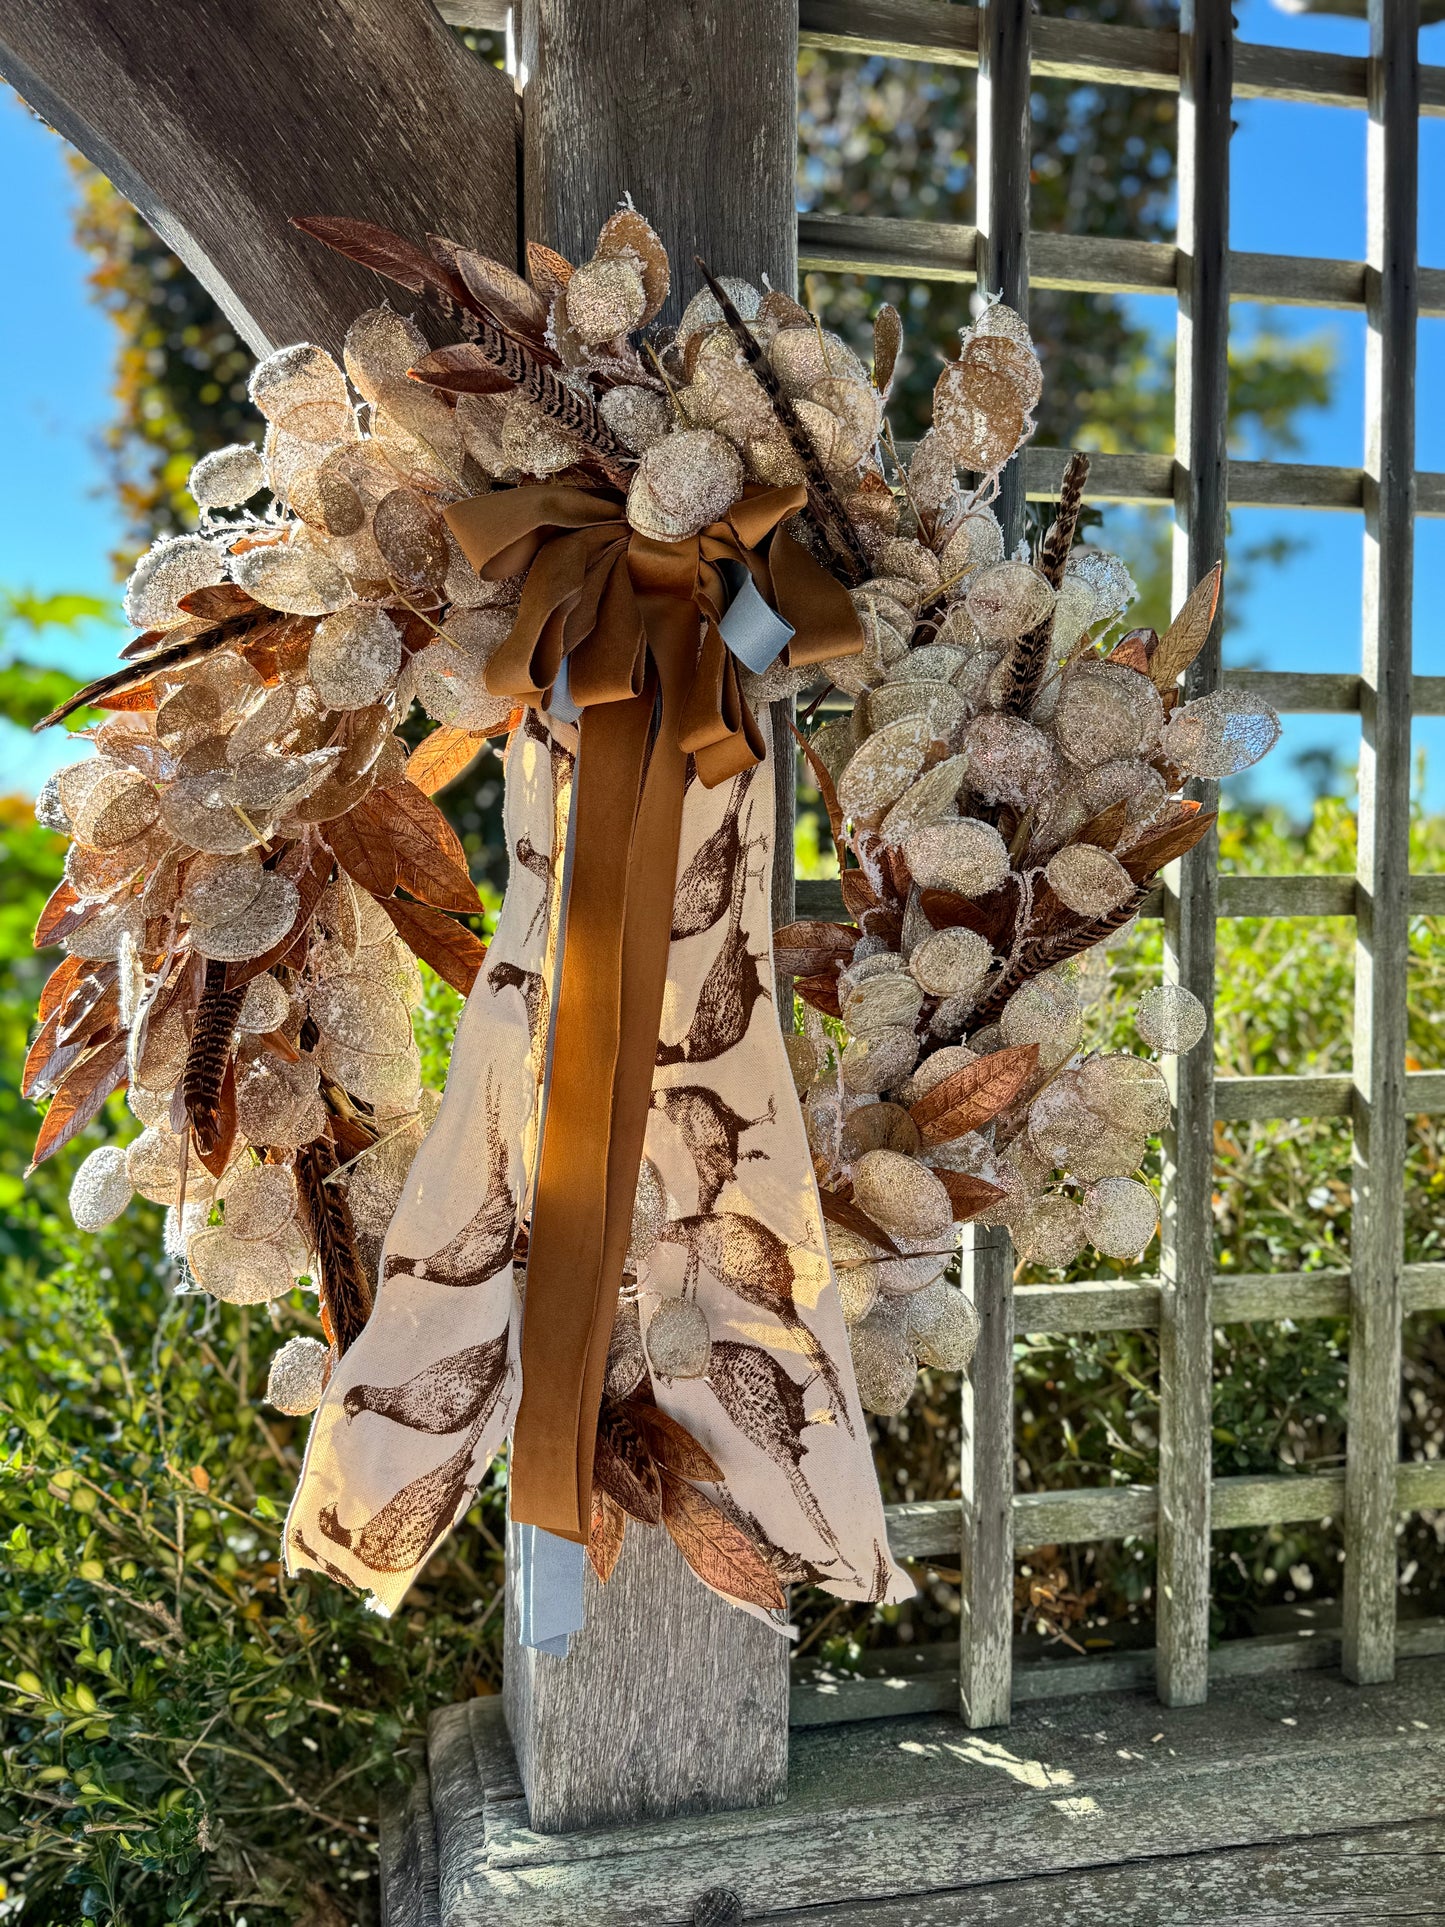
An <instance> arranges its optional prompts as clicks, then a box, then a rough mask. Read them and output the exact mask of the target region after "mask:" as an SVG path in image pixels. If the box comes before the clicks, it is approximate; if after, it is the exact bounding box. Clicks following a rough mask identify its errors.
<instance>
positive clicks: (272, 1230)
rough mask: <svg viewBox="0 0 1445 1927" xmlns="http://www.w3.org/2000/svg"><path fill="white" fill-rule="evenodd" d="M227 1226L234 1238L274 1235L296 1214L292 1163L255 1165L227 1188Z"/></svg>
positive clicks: (241, 1172)
mask: <svg viewBox="0 0 1445 1927" xmlns="http://www.w3.org/2000/svg"><path fill="white" fill-rule="evenodd" d="M224 1197H225V1208H226V1217H225V1223H226V1229H227V1231H229V1232H230V1234H231V1236H232V1237H233V1238H274V1237H276V1236H277V1234H278V1233H279V1232H280V1231H281V1230H282V1229H283V1228H284V1227H285V1226H286V1225H288V1224H290V1222H291V1220H292V1219H293V1218H294V1217H295V1216H296V1177H295V1173H294V1172H293V1171H292V1169H291V1167H290V1165H289V1164H252V1165H247V1166H245V1167H243V1168H242V1170H241V1171H240V1172H239V1174H238V1175H237V1176H236V1177H234V1178H232V1179H231V1180H230V1181H229V1182H228V1183H227V1185H226V1186H225V1189H224Z"/></svg>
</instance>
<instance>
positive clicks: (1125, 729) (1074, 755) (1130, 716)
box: [1052, 662, 1164, 769]
mask: <svg viewBox="0 0 1445 1927" xmlns="http://www.w3.org/2000/svg"><path fill="white" fill-rule="evenodd" d="M1163 724H1164V704H1163V702H1162V700H1161V698H1160V695H1159V691H1158V690H1157V689H1156V688H1155V687H1154V685H1153V683H1152V682H1150V680H1149V678H1148V677H1147V676H1141V675H1140V674H1139V673H1138V671H1137V670H1133V669H1121V668H1115V667H1114V666H1113V665H1112V664H1110V663H1107V662H1084V663H1080V664H1079V665H1078V666H1077V667H1076V668H1074V669H1071V670H1070V671H1069V672H1068V674H1067V675H1066V676H1065V678H1064V686H1063V688H1062V690H1061V691H1060V692H1059V700H1058V704H1057V706H1056V708H1055V710H1054V714H1053V719H1052V728H1053V732H1054V735H1055V737H1056V738H1057V739H1058V743H1059V747H1060V748H1061V749H1062V750H1063V752H1064V754H1065V755H1066V756H1067V757H1068V758H1069V760H1070V762H1072V763H1076V764H1078V765H1079V766H1080V767H1081V768H1084V769H1092V768H1093V767H1094V766H1095V765H1096V764H1099V763H1107V762H1112V761H1113V760H1115V759H1116V758H1118V757H1125V756H1138V755H1142V754H1147V753H1148V751H1149V750H1151V749H1152V748H1153V746H1154V744H1155V743H1156V742H1157V741H1158V739H1159V731H1160V729H1161V728H1162V727H1163Z"/></svg>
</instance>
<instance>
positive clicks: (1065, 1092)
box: [1029, 1074, 1110, 1171]
mask: <svg viewBox="0 0 1445 1927" xmlns="http://www.w3.org/2000/svg"><path fill="white" fill-rule="evenodd" d="M1109 1129H1110V1125H1109V1120H1108V1118H1106V1117H1104V1116H1102V1115H1101V1114H1100V1113H1099V1112H1098V1111H1096V1110H1094V1109H1092V1108H1091V1106H1090V1105H1088V1104H1087V1103H1086V1102H1085V1101H1084V1098H1083V1095H1082V1093H1081V1092H1080V1089H1079V1083H1078V1077H1077V1075H1068V1074H1065V1075H1064V1076H1062V1077H1056V1078H1054V1079H1053V1080H1052V1082H1050V1083H1048V1084H1046V1085H1045V1086H1044V1088H1043V1089H1042V1090H1041V1091H1040V1092H1039V1094H1038V1096H1037V1097H1036V1098H1035V1099H1034V1101H1033V1103H1032V1104H1030V1106H1029V1136H1030V1138H1031V1139H1032V1141H1033V1144H1034V1146H1035V1148H1036V1150H1037V1151H1038V1153H1039V1155H1040V1156H1041V1157H1042V1158H1043V1159H1044V1160H1045V1161H1046V1164H1047V1168H1048V1169H1049V1170H1050V1171H1053V1170H1055V1169H1063V1170H1072V1169H1073V1166H1074V1164H1075V1162H1076V1161H1077V1160H1078V1158H1080V1157H1081V1156H1084V1155H1086V1154H1087V1151H1088V1147H1089V1145H1090V1144H1091V1143H1093V1141H1094V1140H1095V1139H1096V1138H1099V1137H1101V1136H1107V1135H1108V1134H1109Z"/></svg>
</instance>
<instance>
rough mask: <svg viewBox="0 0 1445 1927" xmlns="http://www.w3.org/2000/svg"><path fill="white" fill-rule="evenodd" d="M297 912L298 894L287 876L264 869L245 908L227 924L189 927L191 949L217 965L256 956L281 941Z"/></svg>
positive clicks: (298, 907)
mask: <svg viewBox="0 0 1445 1927" xmlns="http://www.w3.org/2000/svg"><path fill="white" fill-rule="evenodd" d="M300 909H301V897H300V892H299V891H298V890H297V888H296V885H295V884H294V883H293V882H292V881H291V879H290V877H284V876H280V875H278V873H277V872H276V871H274V870H264V871H263V872H262V873H261V886H260V888H259V889H258V891H257V892H256V895H255V898H254V899H253V900H252V902H251V903H250V904H249V905H248V906H247V907H246V909H245V910H243V911H242V912H241V914H240V915H239V916H238V917H235V918H233V919H232V920H231V921H230V922H229V923H213V924H207V925H205V926H196V927H195V928H193V929H192V932H191V947H192V948H193V949H194V950H195V951H196V952H197V953H198V954H199V955H200V956H202V957H211V958H214V959H215V960H216V961H217V962H220V963H238V962H243V961H245V960H246V959H248V958H251V957H259V956H261V955H262V953H263V952H264V951H267V950H270V949H271V948H272V947H273V946H274V945H276V944H278V943H279V942H280V941H281V939H282V938H283V937H284V936H285V935H286V933H287V932H288V931H289V930H290V929H291V928H292V926H293V925H294V924H295V922H296V919H297V916H298V915H299V913H300Z"/></svg>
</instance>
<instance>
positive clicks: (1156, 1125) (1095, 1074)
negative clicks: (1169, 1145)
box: [1076, 1051, 1169, 1134]
mask: <svg viewBox="0 0 1445 1927" xmlns="http://www.w3.org/2000/svg"><path fill="white" fill-rule="evenodd" d="M1076 1074H1077V1077H1078V1083H1079V1094H1080V1095H1081V1097H1082V1098H1083V1099H1084V1101H1085V1103H1086V1104H1088V1105H1089V1106H1090V1107H1091V1109H1093V1110H1096V1111H1098V1112H1100V1113H1101V1114H1102V1115H1103V1116H1104V1117H1106V1118H1108V1119H1109V1120H1110V1122H1111V1123H1113V1124H1114V1125H1115V1127H1116V1128H1118V1129H1120V1130H1125V1131H1144V1132H1147V1133H1150V1134H1152V1133H1154V1132H1156V1131H1162V1130H1163V1129H1164V1126H1165V1125H1166V1124H1167V1123H1168V1122H1169V1087H1168V1085H1167V1084H1166V1083H1165V1082H1164V1076H1163V1073H1162V1072H1161V1071H1160V1069H1159V1066H1158V1065H1157V1064H1151V1063H1150V1062H1149V1061H1148V1059H1147V1058H1143V1057H1132V1056H1130V1054H1129V1053H1128V1052H1127V1051H1108V1052H1105V1053H1104V1054H1102V1055H1101V1056H1097V1057H1086V1058H1085V1059H1084V1061H1083V1063H1082V1064H1080V1065H1079V1068H1078V1071H1077V1073H1076Z"/></svg>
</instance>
